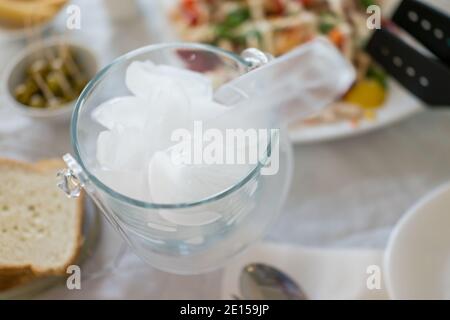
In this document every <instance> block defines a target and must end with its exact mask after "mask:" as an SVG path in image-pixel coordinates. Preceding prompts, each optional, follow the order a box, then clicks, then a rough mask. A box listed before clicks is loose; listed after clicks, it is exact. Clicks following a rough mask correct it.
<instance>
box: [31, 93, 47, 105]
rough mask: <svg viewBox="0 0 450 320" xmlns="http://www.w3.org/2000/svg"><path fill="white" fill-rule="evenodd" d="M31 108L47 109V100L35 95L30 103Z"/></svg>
mask: <svg viewBox="0 0 450 320" xmlns="http://www.w3.org/2000/svg"><path fill="white" fill-rule="evenodd" d="M29 105H30V107H33V108H45V99H44V98H43V97H42V96H41V95H40V94H37V93H36V94H33V95H32V96H31V98H30V101H29Z"/></svg>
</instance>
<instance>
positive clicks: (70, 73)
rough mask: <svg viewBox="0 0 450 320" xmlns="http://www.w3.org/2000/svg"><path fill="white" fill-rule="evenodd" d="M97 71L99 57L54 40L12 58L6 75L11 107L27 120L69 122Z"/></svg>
mask: <svg viewBox="0 0 450 320" xmlns="http://www.w3.org/2000/svg"><path fill="white" fill-rule="evenodd" d="M97 71H98V61H97V57H96V55H95V54H94V53H93V52H92V51H91V50H90V49H88V48H87V47H85V46H84V45H82V44H80V43H77V42H73V41H69V40H65V39H61V38H52V39H49V40H44V41H40V42H37V43H36V44H33V45H31V46H29V47H27V48H26V49H25V50H23V51H22V52H21V53H19V54H18V55H17V56H16V57H14V58H13V60H12V61H11V63H10V64H9V65H8V66H7V68H6V70H5V73H4V79H3V86H5V88H4V92H5V93H6V94H5V95H6V99H7V100H8V102H9V104H10V105H11V106H12V107H13V108H14V109H15V110H17V111H19V112H21V113H22V114H25V115H26V116H29V117H32V118H36V119H40V120H47V121H52V122H53V121H54V122H61V121H67V120H69V119H70V117H71V115H72V110H73V107H74V105H75V102H76V100H77V99H78V97H79V95H80V93H81V91H82V90H83V88H84V87H85V86H86V84H87V83H88V82H89V80H90V79H92V78H93V77H94V75H95V74H96V73H97Z"/></svg>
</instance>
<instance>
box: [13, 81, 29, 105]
mask: <svg viewBox="0 0 450 320" xmlns="http://www.w3.org/2000/svg"><path fill="white" fill-rule="evenodd" d="M14 96H15V97H16V99H17V101H19V102H20V103H22V104H28V101H29V99H30V96H31V94H30V91H29V90H28V88H27V86H26V85H25V84H19V85H18V86H17V87H16V88H15V89H14Z"/></svg>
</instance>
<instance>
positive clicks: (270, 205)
mask: <svg viewBox="0 0 450 320" xmlns="http://www.w3.org/2000/svg"><path fill="white" fill-rule="evenodd" d="M146 60H151V61H152V62H154V63H155V64H166V65H172V66H177V67H181V68H186V69H190V70H195V71H198V72H202V73H204V74H206V75H208V76H211V77H213V78H214V79H213V81H214V83H215V85H217V86H218V85H220V84H221V83H222V82H224V81H229V80H231V79H233V78H235V77H237V76H239V75H242V74H244V73H246V72H248V71H249V70H250V69H251V68H252V67H254V64H253V63H254V59H253V60H252V59H244V58H242V57H240V56H237V55H235V54H232V53H229V52H226V51H223V50H220V49H217V48H215V47H211V46H207V45H199V44H184V43H177V44H158V45H151V46H148V47H145V48H141V49H138V50H135V51H133V52H130V53H128V54H126V55H124V56H122V57H120V58H119V59H117V60H116V61H114V62H113V63H112V64H111V65H109V66H107V67H106V68H105V69H103V70H102V71H101V72H100V73H99V74H98V75H97V76H96V77H95V78H94V79H93V80H92V81H91V82H90V83H89V84H88V86H87V87H86V89H85V90H84V91H83V93H82V94H81V96H80V98H79V100H78V102H77V105H76V107H75V111H74V114H73V117H72V124H71V138H72V145H73V149H74V157H73V158H72V157H71V156H70V155H66V157H65V160H66V162H67V164H68V167H69V171H68V172H66V178H67V179H69V180H70V179H74V180H75V185H77V186H78V185H81V186H82V187H84V189H85V190H86V191H87V192H88V194H89V195H90V196H91V197H92V198H93V199H94V200H95V201H96V203H97V205H98V206H99V207H101V209H102V211H103V212H104V214H105V216H106V218H107V219H108V220H109V221H110V222H111V223H112V224H113V225H114V226H115V228H116V229H117V231H118V232H120V234H121V235H122V236H123V238H124V239H125V240H126V241H127V242H128V244H129V245H130V246H131V248H132V249H133V250H134V251H135V252H136V254H137V255H139V256H140V257H141V258H142V259H144V260H145V261H146V262H148V263H149V264H150V265H152V266H154V267H156V268H158V269H161V270H164V271H169V272H174V273H179V274H195V273H200V272H205V271H208V270H211V269H215V268H217V267H220V266H222V265H223V264H224V263H225V262H226V261H227V260H228V259H230V258H231V257H233V256H234V255H236V254H237V253H239V252H240V251H242V250H243V249H244V248H246V247H247V246H248V245H249V244H251V243H253V242H254V241H255V240H257V239H258V238H260V237H261V236H262V235H263V234H264V231H265V230H266V229H267V227H268V226H270V224H271V223H273V221H274V219H275V218H276V217H277V215H278V213H279V212H280V207H281V205H282V204H283V202H284V199H285V197H286V194H287V191H288V188H289V184H290V177H291V171H292V158H291V146H290V143H289V141H288V139H287V137H286V136H285V135H284V133H283V132H284V131H283V130H280V131H279V132H280V133H281V134H278V133H277V134H275V135H273V136H272V137H271V140H270V143H269V146H268V148H267V150H266V153H265V154H264V156H263V157H262V158H261V159H260V161H259V162H258V164H257V165H255V167H254V168H253V169H252V170H251V172H250V173H249V174H248V175H247V176H245V177H243V178H242V179H241V180H240V181H238V182H237V183H236V184H235V185H233V186H230V187H229V188H227V189H226V190H223V191H221V192H219V193H217V194H214V195H211V196H209V197H207V198H205V199H202V200H199V201H195V202H192V203H176V204H157V203H149V202H144V201H140V200H137V199H133V198H130V197H127V196H126V195H124V194H121V193H119V192H117V191H115V190H113V189H111V188H109V187H108V186H107V185H106V184H104V183H103V182H102V181H101V179H100V178H99V177H98V176H96V175H95V168H96V165H97V163H96V161H97V160H96V141H97V136H98V134H99V133H100V132H101V131H102V130H104V129H103V127H101V126H100V125H99V124H98V123H96V122H95V121H94V120H93V119H92V117H91V113H92V112H93V110H94V109H95V108H96V107H97V106H98V105H100V104H101V103H102V102H104V101H106V100H109V99H111V98H114V97H117V96H122V95H129V91H128V89H127V87H126V86H125V81H124V79H125V72H126V69H127V67H128V66H129V65H130V63H132V62H133V61H146ZM217 75H220V77H217ZM271 126H272V127H277V126H278V124H277V123H276V122H273V123H272V124H271ZM275 148H277V151H278V148H279V151H280V152H279V172H278V173H277V174H276V175H261V169H262V168H263V167H264V166H267V165H268V163H269V161H270V160H271V159H270V158H271V156H272V154H273V152H272V151H274V150H275ZM66 182H67V180H66ZM72 182H73V181H72ZM78 191H79V190H78V189H77V188H75V189H73V190H72V193H73V195H76V194H77V193H78ZM211 210H214V211H215V212H219V213H220V218H219V219H217V220H214V221H211V222H205V223H204V224H200V225H199V224H196V225H189V223H183V224H177V223H174V222H171V221H168V220H166V219H164V218H162V216H163V215H162V213H170V214H172V215H174V216H176V217H178V218H181V220H185V221H189V218H190V216H191V217H192V216H194V215H199V214H200V215H201V214H202V213H204V212H208V211H211Z"/></svg>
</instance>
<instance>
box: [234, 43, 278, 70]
mask: <svg viewBox="0 0 450 320" xmlns="http://www.w3.org/2000/svg"><path fill="white" fill-rule="evenodd" d="M241 57H242V58H243V59H244V60H245V62H247V64H248V66H249V70H248V71H250V70H253V69H256V68H258V67H260V66H262V65H265V64H266V63H268V62H269V61H271V60H273V56H272V55H271V54H270V53H266V52H262V51H261V50H258V49H255V48H248V49H245V50H244V51H242V53H241Z"/></svg>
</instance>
